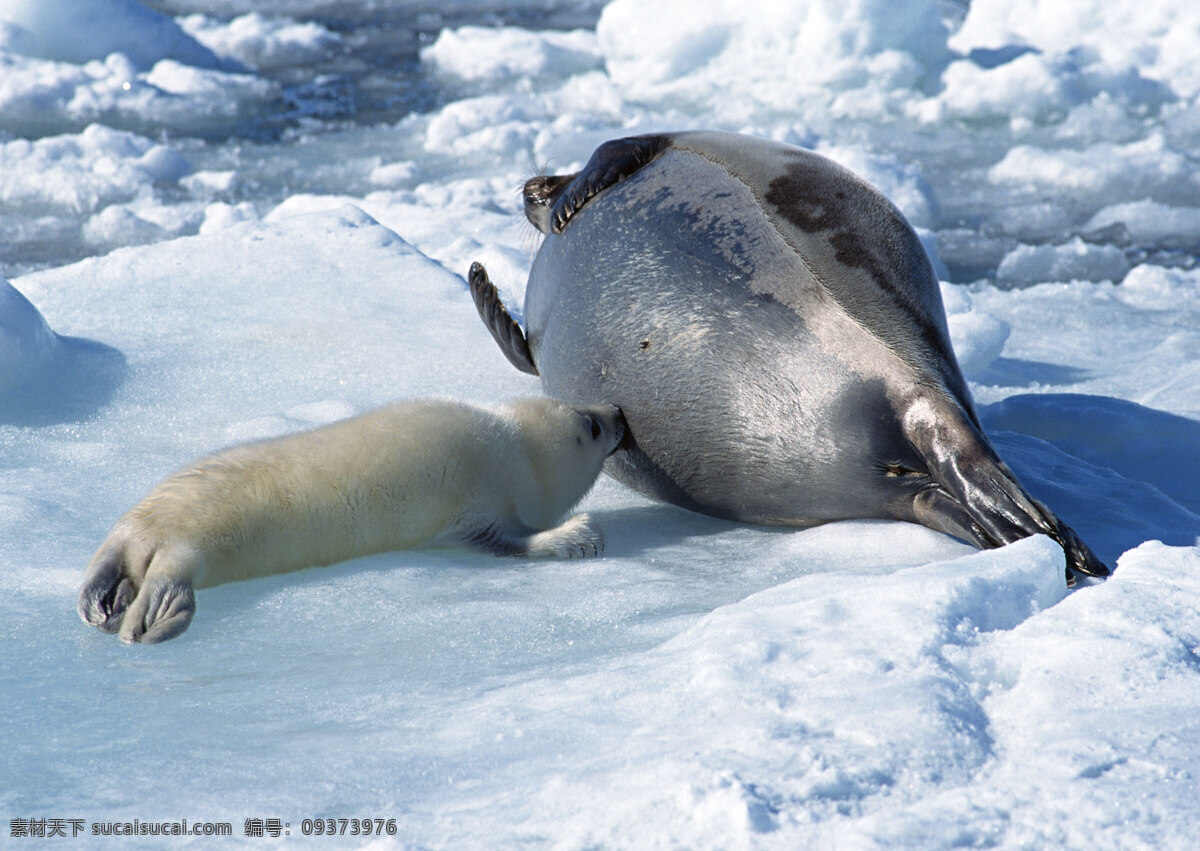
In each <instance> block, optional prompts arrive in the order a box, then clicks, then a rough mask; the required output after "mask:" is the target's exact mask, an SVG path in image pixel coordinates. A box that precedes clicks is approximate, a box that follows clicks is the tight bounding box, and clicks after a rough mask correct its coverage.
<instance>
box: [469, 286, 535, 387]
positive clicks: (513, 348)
mask: <svg viewBox="0 0 1200 851" xmlns="http://www.w3.org/2000/svg"><path fill="white" fill-rule="evenodd" d="M467 285H468V286H469V287H470V289H471V298H472V299H474V301H475V309H476V310H478V311H479V318H480V319H482V320H483V324H484V325H486V326H487V329H488V331H490V332H491V334H492V338H493V339H494V340H495V341H496V343H497V345H499V346H500V351H502V352H504V356H505V357H506V358H508V362H509V363H511V364H512V365H513V366H515V367H516V368H517V369H519V370H521V372H527V373H529V374H530V375H537V374H538V369H537V367H536V366H535V365H534V363H533V355H532V354H531V353H530V351H529V341H528V340H526V339H525V333H524V332H523V331H522V330H521V326H520V325H518V324H517V320H515V319H513V318H512V314H510V313H509V312H508V308H507V307H505V306H504V302H503V301H501V300H500V293H499V292H498V291H497V290H496V285H495V284H493V283H492V281H491V279H490V278H489V277H488V273H487V270H486V269H484V268H483V264H482V263H472V264H471V270H470V271H469V272H468V273H467Z"/></svg>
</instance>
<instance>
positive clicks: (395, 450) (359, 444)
mask: <svg viewBox="0 0 1200 851" xmlns="http://www.w3.org/2000/svg"><path fill="white" fill-rule="evenodd" d="M624 429H625V426H624V420H623V418H622V416H621V412H620V411H619V410H618V409H617V408H615V407H613V406H611V405H601V406H592V407H572V406H570V405H567V404H564V403H561V402H557V401H554V400H551V399H521V400H518V401H515V402H511V403H509V404H508V405H505V406H503V407H501V408H498V409H489V408H483V407H478V406H475V405H469V404H465V403H462V402H452V401H447V400H420V401H408V402H399V403H396V404H394V405H390V406H388V407H385V408H381V409H379V410H376V411H372V412H370V413H366V414H363V415H361V416H358V417H353V418H351V419H348V420H342V421H340V422H336V423H332V424H330V425H327V426H323V427H321V428H317V429H314V430H312V431H306V432H301V433H298V434H292V435H288V436H285V437H280V438H277V439H274V440H265V441H260V442H256V443H248V444H244V445H241V446H235V447H233V448H231V449H227V450H225V451H222V452H219V453H217V454H215V455H212V456H210V457H208V458H205V459H203V460H200V461H198V462H196V463H194V464H192V465H190V466H188V467H185V468H184V469H182V470H180V471H179V472H177V473H175V474H174V475H172V476H170V477H168V478H167V479H165V480H164V481H162V482H160V483H159V484H158V485H157V486H155V488H154V489H153V490H151V491H150V493H149V494H148V495H147V496H146V497H145V498H144V499H143V500H142V501H141V502H139V503H138V504H137V505H135V506H134V507H133V508H132V509H130V510H129V512H128V513H126V514H125V516H124V517H122V518H121V519H120V520H119V521H118V522H117V524H116V526H115V527H114V528H113V530H112V532H111V534H110V535H109V536H108V539H107V540H106V541H105V542H104V543H103V544H102V545H101V546H100V549H99V550H98V551H97V552H96V554H95V556H93V558H92V560H91V563H90V564H89V566H88V569H87V576H86V578H85V579H84V583H83V588H82V589H81V591H80V593H79V606H78V608H79V615H80V617H82V618H83V620H84V622H85V623H89V624H91V625H92V626H95V627H97V628H99V629H101V630H103V631H104V632H118V631H119V633H120V637H121V639H122V640H123V641H126V642H143V643H152V642H157V641H164V640H166V639H168V638H173V637H175V636H176V635H178V634H179V633H181V632H183V631H184V630H185V629H187V627H188V624H189V623H190V622H191V619H192V615H193V613H194V612H195V601H194V594H193V589H194V588H203V587H206V586H212V585H219V584H221V583H224V582H233V581H236V580H239V579H248V578H251V577H256V576H267V575H270V574H275V573H283V572H285V571H291V570H298V569H300V568H305V567H312V566H316V565H325V564H332V563H334V562H338V561H344V560H346V559H350V558H355V557H357V556H363V555H370V554H372V553H379V552H387V551H390V550H401V549H411V548H415V547H426V546H436V545H460V546H466V547H469V548H472V549H477V550H481V551H483V552H487V553H492V554H495V555H503V556H535V557H536V556H550V557H561V558H572V557H583V556H589V555H595V554H597V553H599V552H600V551H601V550H602V549H603V546H604V539H603V536H602V535H601V533H600V531H599V529H597V528H596V527H595V526H594V525H593V524H592V522H591V520H590V519H589V518H588V516H587V515H586V514H577V515H575V516H574V517H571V518H570V519H568V520H567V521H566V522H563V523H561V525H556V524H559V521H560V520H561V519H562V516H563V515H564V514H565V513H566V512H567V511H569V510H570V509H571V507H572V506H574V505H575V504H576V503H578V502H579V500H580V499H582V498H583V496H584V494H586V493H587V491H588V490H589V489H590V488H591V486H592V484H593V483H594V482H595V480H596V477H597V476H599V474H600V470H601V468H602V467H603V465H604V460H605V458H606V457H607V456H608V455H609V454H610V453H611V452H612V451H613V449H614V448H615V447H616V446H617V444H618V443H619V441H620V440H621V437H622V435H623V433H624Z"/></svg>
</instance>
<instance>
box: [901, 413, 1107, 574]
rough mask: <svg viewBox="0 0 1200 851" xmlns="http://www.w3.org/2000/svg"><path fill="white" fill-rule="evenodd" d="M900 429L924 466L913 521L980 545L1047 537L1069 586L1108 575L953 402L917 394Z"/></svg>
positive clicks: (1073, 532)
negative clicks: (1062, 560)
mask: <svg viewBox="0 0 1200 851" xmlns="http://www.w3.org/2000/svg"><path fill="white" fill-rule="evenodd" d="M901 428H902V429H903V431H904V434H905V436H906V437H907V438H908V440H909V442H910V443H911V444H912V446H913V448H914V449H916V450H917V452H918V454H919V455H920V456H921V458H922V460H923V461H924V466H925V467H926V469H927V470H928V475H927V476H926V477H925V478H926V481H925V482H924V483H923V485H922V487H921V488H920V492H919V493H917V494H916V496H915V497H914V499H913V512H914V515H915V519H916V520H917V521H918V522H920V523H922V524H923V525H925V526H929V527H931V528H934V529H940V530H942V531H944V532H948V533H949V534H951V535H954V536H956V537H959V538H963V539H965V540H968V541H971V542H972V543H974V544H976V545H977V546H980V547H985V548H987V547H1000V546H1004V545H1005V544H1011V543H1013V542H1014V541H1019V540H1021V539H1022V538H1027V537H1029V536H1030V535H1047V536H1049V537H1050V538H1051V539H1053V540H1054V541H1056V542H1057V543H1058V544H1059V545H1060V546H1061V547H1062V548H1063V552H1064V553H1065V555H1066V560H1067V579H1068V583H1069V584H1074V579H1075V577H1076V576H1095V577H1103V576H1108V575H1109V569H1108V568H1107V567H1106V566H1105V565H1104V563H1103V562H1101V561H1100V559H1098V558H1097V557H1096V555H1095V553H1093V552H1092V551H1091V549H1090V548H1089V547H1088V546H1087V545H1086V544H1085V543H1083V541H1081V540H1080V539H1079V536H1078V535H1076V534H1075V531H1074V530H1073V529H1071V528H1070V527H1069V526H1067V525H1066V524H1065V523H1063V522H1062V521H1061V520H1059V519H1058V518H1057V517H1056V516H1055V515H1054V513H1053V512H1051V511H1050V509H1048V508H1047V507H1046V506H1044V505H1043V504H1042V503H1040V502H1038V501H1037V500H1036V499H1034V498H1033V497H1032V496H1030V495H1029V493H1027V492H1026V490H1025V489H1024V487H1022V486H1021V483H1020V482H1019V481H1017V478H1016V476H1015V475H1014V474H1013V472H1012V470H1010V469H1009V468H1008V465H1007V464H1005V463H1004V462H1003V461H1002V460H1000V457H999V456H998V455H997V454H996V452H995V450H994V449H993V448H992V446H991V444H990V443H989V442H988V441H987V439H986V438H985V437H984V436H983V433H982V432H981V431H980V430H979V429H978V427H977V426H976V425H975V424H974V422H973V421H971V420H969V419H968V417H967V415H966V413H965V412H964V411H962V410H961V409H960V408H959V406H958V404H957V403H951V402H949V401H948V400H939V399H933V400H930V399H921V400H918V401H916V402H915V403H914V404H912V405H910V406H909V407H908V409H907V410H906V411H905V413H904V416H903V418H902V422H901Z"/></svg>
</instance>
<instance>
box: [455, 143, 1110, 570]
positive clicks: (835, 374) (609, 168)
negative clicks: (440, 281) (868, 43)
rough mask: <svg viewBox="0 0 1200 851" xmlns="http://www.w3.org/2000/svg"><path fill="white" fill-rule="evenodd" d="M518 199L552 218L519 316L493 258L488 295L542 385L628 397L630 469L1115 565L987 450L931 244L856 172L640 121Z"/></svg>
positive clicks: (626, 459)
mask: <svg viewBox="0 0 1200 851" xmlns="http://www.w3.org/2000/svg"><path fill="white" fill-rule="evenodd" d="M525 213H526V216H527V217H528V218H529V220H530V221H531V222H532V223H533V224H534V225H535V226H536V227H537V228H538V229H539V230H541V231H542V232H543V233H544V234H546V237H545V239H544V240H543V242H542V245H541V247H540V248H539V250H538V253H537V256H536V258H535V260H534V263H533V268H532V270H531V272H530V276H529V283H528V286H527V287H526V291H525V311H524V318H525V329H524V331H522V329H521V327H520V326H519V325H517V323H516V322H515V321H513V319H512V317H511V316H510V315H509V313H508V311H507V310H506V309H505V307H504V305H503V303H502V302H501V301H500V298H499V296H498V294H497V292H496V289H495V287H494V286H493V285H492V284H491V282H490V281H489V280H488V277H487V273H486V272H485V271H484V269H483V267H482V266H480V265H479V264H475V265H473V266H472V268H471V271H470V274H469V275H468V279H469V283H470V286H471V290H472V294H473V295H474V298H475V303H476V306H477V307H478V309H479V313H480V315H481V317H482V318H483V320H484V323H485V324H486V325H487V326H488V328H489V329H490V330H491V332H492V335H493V336H494V337H495V339H496V341H497V342H498V343H499V344H500V348H501V349H502V351H503V352H504V354H505V356H506V357H507V358H508V359H509V361H511V362H512V363H513V364H514V365H515V366H516V367H517V368H519V369H522V370H524V371H525V372H530V373H533V374H536V375H540V377H541V380H542V386H543V388H544V389H545V390H546V392H547V393H548V394H549V395H551V396H553V397H555V398H559V399H563V400H565V401H569V402H572V403H574V404H585V403H587V404H595V403H598V402H602V401H603V402H610V403H612V404H615V405H618V406H619V407H620V408H621V410H622V412H623V413H624V414H625V418H626V421H627V423H628V426H629V429H628V433H627V436H626V438H625V440H624V441H623V443H622V445H621V447H620V448H619V450H618V451H617V452H616V453H615V454H614V455H613V457H612V458H611V459H610V460H609V462H608V464H607V467H606V469H607V471H608V472H609V473H610V474H612V475H613V476H614V477H615V478H617V479H618V480H620V481H622V482H624V483H626V484H628V485H630V486H632V487H634V488H635V489H637V490H639V491H642V492H644V493H646V494H649V495H651V496H656V497H658V498H660V499H664V500H667V501H669V502H673V503H675V504H677V505H681V506H684V507H687V508H692V509H695V510H699V511H703V512H707V513H710V514H715V515H718V516H722V517H728V518H732V519H735V520H743V521H748V522H754V523H768V524H786V525H796V526H804V525H812V524H815V523H820V522H824V521H828V520H840V519H853V518H894V519H898V520H907V521H912V522H916V523H921V524H924V525H926V526H929V527H931V528H934V529H937V530H939V531H943V532H947V533H949V534H951V535H955V536H957V537H960V538H963V539H965V540H968V541H971V542H974V543H975V544H976V545H978V546H982V547H995V546H1000V545H1002V544H1006V543H1010V542H1012V541H1015V540H1017V539H1020V538H1024V537H1027V536H1029V535H1033V534H1038V533H1044V534H1047V535H1049V536H1051V537H1052V538H1054V539H1055V540H1056V541H1058V542H1059V543H1060V544H1061V545H1062V546H1063V548H1064V550H1065V552H1066V555H1067V564H1068V572H1069V575H1070V577H1071V578H1073V577H1074V574H1076V573H1081V574H1088V575H1097V576H1103V575H1106V574H1107V573H1108V569H1107V568H1106V567H1105V566H1104V565H1103V564H1102V563H1100V561H1098V560H1097V558H1096V557H1095V555H1094V554H1093V553H1092V552H1091V550H1090V549H1088V547H1087V546H1085V545H1084V544H1083V543H1082V542H1081V541H1080V540H1079V538H1078V536H1076V534H1075V533H1074V532H1073V531H1072V530H1071V529H1070V528H1069V527H1068V526H1066V525H1065V524H1064V523H1062V522H1061V521H1060V520H1059V519H1058V518H1057V517H1055V516H1054V514H1053V513H1051V512H1050V511H1049V510H1048V509H1047V508H1046V507H1045V506H1043V505H1041V504H1040V503H1038V502H1037V501H1036V500H1034V499H1033V498H1032V497H1030V496H1029V494H1028V493H1026V491H1025V489H1024V488H1023V487H1022V486H1021V484H1020V483H1019V482H1018V481H1017V480H1016V478H1015V476H1014V475H1013V473H1012V472H1011V471H1010V470H1009V469H1008V468H1007V467H1006V466H1005V465H1004V463H1003V462H1002V461H1001V460H1000V458H999V457H998V456H997V455H996V452H995V450H994V449H993V448H992V445H991V443H990V442H989V441H988V439H987V437H986V436H985V435H984V433H983V430H982V428H981V427H980V424H979V419H978V417H977V416H976V413H975V408H974V404H973V402H972V400H971V395H970V392H969V390H968V388H967V383H966V381H965V379H964V378H963V376H962V372H961V371H960V369H959V366H958V362H957V360H956V359H955V356H954V352H953V350H952V349H951V346H950V339H949V333H948V331H947V327H946V318H945V311H944V308H943V306H942V299H941V292H940V289H939V286H938V281H937V277H936V276H935V274H934V272H933V268H932V265H931V264H930V261H929V257H928V255H927V254H926V252H925V249H924V247H923V246H922V245H921V242H920V240H919V239H918V237H917V235H916V233H915V232H914V231H913V229H912V227H911V226H910V225H909V224H908V222H907V221H905V219H904V217H903V215H902V214H901V213H900V211H899V210H897V209H896V207H895V206H894V205H893V204H892V203H891V202H890V201H888V200H887V199H886V198H885V197H884V196H883V195H882V194H881V193H880V192H878V191H877V190H876V189H874V188H873V187H872V186H870V185H869V184H868V183H866V182H865V181H863V180H862V179H860V178H859V177H857V176H856V175H854V174H852V173H851V172H850V171H848V170H846V169H845V168H843V167H841V166H839V165H837V164H836V163H834V162H832V161H830V160H828V159H826V158H824V157H822V156H820V155H818V154H815V153H813V152H811V151H806V150H803V149H801V148H795V147H792V146H790V145H784V144H780V143H776V142H770V141H766V140H762V139H755V138H752V137H749V136H739V135H735V134H729V133H710V132H696V133H669V134H660V135H653V136H640V137H633V138H628V139H618V140H615V141H612V142H606V143H605V144H603V145H601V146H600V148H598V149H597V150H596V152H595V154H594V155H593V156H592V158H591V159H590V160H589V162H588V164H587V165H586V166H585V167H584V168H583V170H582V171H580V172H579V173H578V174H569V175H560V176H553V177H536V178H533V179H531V180H529V181H528V182H527V183H526V184H525Z"/></svg>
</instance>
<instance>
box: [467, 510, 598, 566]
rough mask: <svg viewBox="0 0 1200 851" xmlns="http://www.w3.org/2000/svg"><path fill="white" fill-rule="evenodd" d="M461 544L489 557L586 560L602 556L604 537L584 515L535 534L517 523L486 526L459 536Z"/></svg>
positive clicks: (570, 518)
mask: <svg viewBox="0 0 1200 851" xmlns="http://www.w3.org/2000/svg"><path fill="white" fill-rule="evenodd" d="M462 543H464V544H465V545H467V546H468V547H471V548H472V549H476V550H480V551H482V552H485V553H487V554H489V555H495V556H509V557H517V558H520V557H525V558H588V557H590V556H597V555H600V553H602V552H604V533H602V532H601V531H600V529H599V528H598V527H597V526H596V525H595V524H594V523H592V519H591V518H590V517H589V516H588V515H586V514H576V515H575V516H573V517H569V518H567V519H566V520H565V521H564V522H563V523H562V524H560V525H558V526H555V527H554V528H552V529H546V530H543V531H538V530H537V529H533V528H531V527H529V526H526V525H525V524H523V523H521V522H520V521H518V520H513V521H510V522H508V523H489V524H487V525H485V526H482V527H481V528H479V529H475V530H473V531H471V532H468V533H466V534H464V535H463V536H462Z"/></svg>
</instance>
